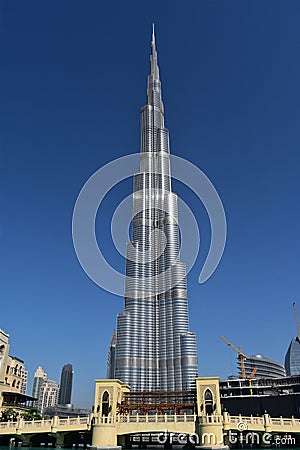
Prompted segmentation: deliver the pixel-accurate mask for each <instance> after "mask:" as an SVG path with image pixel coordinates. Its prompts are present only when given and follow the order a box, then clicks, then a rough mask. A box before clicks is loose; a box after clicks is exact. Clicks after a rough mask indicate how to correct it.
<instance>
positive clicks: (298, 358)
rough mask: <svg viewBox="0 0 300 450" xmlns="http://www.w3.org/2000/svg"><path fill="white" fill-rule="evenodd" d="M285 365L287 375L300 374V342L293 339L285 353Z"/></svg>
mask: <svg viewBox="0 0 300 450" xmlns="http://www.w3.org/2000/svg"><path fill="white" fill-rule="evenodd" d="M284 366H285V370H286V374H287V376H290V375H299V374H300V342H299V340H298V337H296V338H295V339H292V341H291V343H290V345H289V348H288V350H287V352H286V355H285V361H284Z"/></svg>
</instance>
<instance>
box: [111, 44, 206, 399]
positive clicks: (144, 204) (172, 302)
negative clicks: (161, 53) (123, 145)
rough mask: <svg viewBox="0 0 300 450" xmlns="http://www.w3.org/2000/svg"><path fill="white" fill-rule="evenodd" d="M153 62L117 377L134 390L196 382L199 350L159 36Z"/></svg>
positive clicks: (170, 388) (182, 386)
mask: <svg viewBox="0 0 300 450" xmlns="http://www.w3.org/2000/svg"><path fill="white" fill-rule="evenodd" d="M150 62H151V73H150V75H149V76H148V86H147V105H145V106H144V107H143V108H142V111H141V157H140V172H139V173H137V174H136V175H135V176H134V195H133V221H132V240H133V241H132V242H129V243H128V244H127V263H126V281H125V313H123V314H120V315H119V316H118V321H117V342H116V371H115V376H116V378H119V379H120V380H122V381H123V382H125V383H127V384H129V385H130V386H131V389H132V390H133V391H150V390H165V391H174V390H182V389H190V388H191V387H193V386H194V382H195V377H196V376H197V374H198V372H197V349H196V338H195V335H194V334H193V333H190V332H189V319H188V301H187V286H186V268H185V264H184V263H182V262H181V261H180V245H179V242H180V241H179V229H178V205H177V196H176V194H174V193H173V192H171V173H170V147H169V131H168V129H167V128H165V126H164V106H163V102H162V96H161V83H160V80H159V69H158V64H157V52H156V47H155V38H154V36H153V37H152V54H151V58H150Z"/></svg>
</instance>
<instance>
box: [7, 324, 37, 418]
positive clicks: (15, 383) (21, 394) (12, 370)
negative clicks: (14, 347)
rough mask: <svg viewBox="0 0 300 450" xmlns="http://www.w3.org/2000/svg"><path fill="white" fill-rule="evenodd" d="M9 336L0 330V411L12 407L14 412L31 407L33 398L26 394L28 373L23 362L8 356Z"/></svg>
mask: <svg viewBox="0 0 300 450" xmlns="http://www.w3.org/2000/svg"><path fill="white" fill-rule="evenodd" d="M9 348H10V345H9V335H8V334H6V333H5V332H4V331H2V330H0V411H1V409H6V408H9V407H13V408H14V409H15V410H16V411H20V410H21V411H22V410H26V409H28V408H30V407H32V406H33V400H34V399H33V398H32V397H29V396H27V395H25V394H26V380H27V375H28V372H27V371H26V370H25V368H24V361H23V360H22V359H20V358H17V357H16V356H10V355H9Z"/></svg>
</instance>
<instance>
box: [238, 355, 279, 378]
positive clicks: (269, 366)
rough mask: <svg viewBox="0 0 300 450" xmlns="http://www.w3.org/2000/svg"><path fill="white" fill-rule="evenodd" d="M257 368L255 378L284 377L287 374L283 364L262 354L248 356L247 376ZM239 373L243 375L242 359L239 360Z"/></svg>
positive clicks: (246, 362)
mask: <svg viewBox="0 0 300 450" xmlns="http://www.w3.org/2000/svg"><path fill="white" fill-rule="evenodd" d="M255 367H256V368H257V371H256V373H255V378H282V377H285V376H286V372H285V368H284V367H283V365H282V364H280V363H279V362H277V361H273V360H272V359H269V358H265V357H264V356H262V355H253V356H248V357H247V358H246V360H245V371H246V377H247V378H249V377H250V375H251V372H252V371H253V369H254V368H255ZM238 370H239V375H240V376H241V375H242V373H241V372H242V371H241V365H240V361H239V360H238Z"/></svg>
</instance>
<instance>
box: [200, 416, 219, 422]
mask: <svg viewBox="0 0 300 450" xmlns="http://www.w3.org/2000/svg"><path fill="white" fill-rule="evenodd" d="M223 422H224V419H223V416H221V415H213V416H208V415H207V416H200V417H199V423H201V424H207V423H223Z"/></svg>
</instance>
